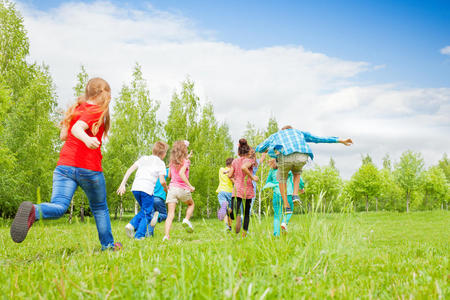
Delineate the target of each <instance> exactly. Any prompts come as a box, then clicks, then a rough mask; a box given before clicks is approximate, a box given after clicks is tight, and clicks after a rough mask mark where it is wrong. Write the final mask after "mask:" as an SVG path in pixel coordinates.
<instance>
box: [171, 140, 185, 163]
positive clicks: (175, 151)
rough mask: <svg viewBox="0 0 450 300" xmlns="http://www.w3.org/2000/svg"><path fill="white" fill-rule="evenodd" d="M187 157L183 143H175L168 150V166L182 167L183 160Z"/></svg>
mask: <svg viewBox="0 0 450 300" xmlns="http://www.w3.org/2000/svg"><path fill="white" fill-rule="evenodd" d="M187 156H188V148H187V146H186V144H185V143H184V141H176V142H175V143H173V146H172V150H170V164H171V165H173V166H178V167H179V166H181V165H183V162H184V160H185V159H186V158H187Z"/></svg>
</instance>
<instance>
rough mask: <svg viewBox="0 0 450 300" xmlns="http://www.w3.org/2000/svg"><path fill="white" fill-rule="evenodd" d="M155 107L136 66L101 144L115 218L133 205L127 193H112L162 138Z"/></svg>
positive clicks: (115, 103)
mask: <svg viewBox="0 0 450 300" xmlns="http://www.w3.org/2000/svg"><path fill="white" fill-rule="evenodd" d="M159 105H160V104H159V102H158V101H155V100H153V99H152V98H151V97H150V91H149V89H148V87H147V83H146V81H145V79H144V77H143V74H142V71H141V66H140V65H139V64H136V65H135V67H134V70H133V75H132V80H131V83H130V85H124V86H123V87H122V89H121V90H120V93H119V97H118V98H116V99H114V109H113V111H114V115H113V116H112V118H111V130H110V133H109V138H108V141H107V143H105V155H104V164H103V167H104V170H105V177H106V187H107V191H108V198H109V201H110V205H111V204H112V207H114V211H115V218H117V214H118V212H120V217H121V216H122V212H123V209H124V207H123V206H124V205H127V204H128V205H129V206H132V204H133V203H135V202H134V198H133V196H132V195H131V193H126V194H125V195H124V196H123V197H119V196H117V195H116V193H115V191H116V189H117V187H118V186H119V184H120V182H121V181H122V178H123V175H124V174H125V172H126V170H127V169H128V168H129V167H130V166H131V165H132V164H133V163H134V162H135V161H136V160H137V159H138V158H139V157H140V156H142V155H145V154H151V148H152V145H153V143H154V142H156V141H157V140H160V139H162V137H163V136H164V133H163V130H162V129H163V126H162V122H161V121H159V120H158V118H157V117H156V112H157V111H158V109H159ZM132 179H133V178H131V180H132Z"/></svg>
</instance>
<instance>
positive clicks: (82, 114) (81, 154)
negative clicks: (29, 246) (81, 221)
mask: <svg viewBox="0 0 450 300" xmlns="http://www.w3.org/2000/svg"><path fill="white" fill-rule="evenodd" d="M110 101H111V88H110V86H109V84H108V83H107V82H106V81H105V80H103V79H101V78H92V79H91V80H89V81H88V83H87V85H86V89H85V94H84V95H83V96H81V97H79V98H78V99H77V103H75V104H74V105H72V106H71V107H70V108H69V110H68V111H67V112H66V114H65V117H64V120H63V121H62V122H61V125H62V126H61V133H60V138H61V140H63V141H65V143H64V145H63V147H62V149H61V152H60V155H59V161H58V163H57V167H56V169H55V171H54V172H53V190H52V197H51V201H50V203H41V204H32V203H31V202H29V201H26V202H22V203H21V204H20V206H19V209H18V210H17V213H16V216H15V218H14V221H13V222H12V225H11V237H12V239H13V241H14V242H16V243H21V242H22V241H23V240H24V239H25V238H26V236H27V234H28V231H29V230H30V228H31V226H32V225H33V223H34V222H35V221H36V220H39V219H58V218H60V217H61V216H62V215H63V214H64V213H65V212H66V211H67V209H68V207H69V205H70V202H71V201H72V196H73V194H74V193H75V190H76V189H77V187H78V186H80V187H81V188H82V189H83V191H84V192H85V194H86V196H87V198H88V200H89V206H90V208H91V211H92V214H93V215H94V219H95V223H96V225H97V232H98V237H99V240H100V244H101V246H102V250H105V249H113V250H118V249H121V248H122V245H121V244H120V243H114V238H113V235H112V232H111V220H110V217H109V210H108V204H107V202H106V185H105V177H104V176H103V170H102V154H101V150H100V148H101V145H102V137H103V136H106V135H107V133H108V130H109V126H110V116H109V103H110Z"/></svg>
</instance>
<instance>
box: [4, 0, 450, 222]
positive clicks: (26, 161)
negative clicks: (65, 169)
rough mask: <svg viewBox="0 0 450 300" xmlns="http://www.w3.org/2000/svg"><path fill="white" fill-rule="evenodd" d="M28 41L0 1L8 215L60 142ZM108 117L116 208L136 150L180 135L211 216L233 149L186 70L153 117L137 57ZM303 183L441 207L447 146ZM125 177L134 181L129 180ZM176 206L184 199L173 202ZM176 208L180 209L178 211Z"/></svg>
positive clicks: (362, 197) (390, 205)
mask: <svg viewBox="0 0 450 300" xmlns="http://www.w3.org/2000/svg"><path fill="white" fill-rule="evenodd" d="M29 46H30V45H29V40H28V38H27V34H26V29H25V28H24V25H23V18H22V17H21V15H20V13H19V12H18V11H17V9H16V8H15V6H14V4H12V3H10V2H8V1H3V2H0V171H1V176H0V216H1V217H11V216H13V214H14V213H15V211H16V209H17V206H18V205H19V203H20V202H22V201H25V200H31V201H33V202H40V201H49V199H50V198H51V189H52V174H53V170H54V168H55V166H56V162H57V160H58V154H59V150H60V148H61V146H62V142H61V141H59V139H58V137H59V134H58V133H59V120H60V119H61V117H62V110H61V108H60V107H58V103H57V95H56V88H55V85H54V83H53V80H52V77H51V75H50V73H49V69H48V67H47V66H46V65H44V64H37V63H34V62H30V58H29ZM74 77H76V85H75V86H74V87H73V96H74V99H75V98H76V97H78V96H79V95H81V94H82V93H83V90H84V87H85V86H86V83H87V80H88V78H89V74H88V72H87V70H86V68H85V67H84V66H81V70H80V72H79V73H78V74H76V75H75V76H74ZM111 106H112V107H111V108H112V112H113V114H112V126H111V130H110V133H109V136H108V137H107V138H106V140H105V142H104V146H103V155H104V158H103V169H104V174H105V178H106V183H107V192H108V203H109V207H110V210H111V212H112V213H113V214H114V215H115V217H121V215H122V213H123V212H124V211H133V209H134V206H135V203H134V198H133V196H132V195H131V193H127V194H126V195H125V196H123V197H120V196H118V195H117V194H116V193H115V191H116V189H117V187H118V186H119V184H120V181H121V179H122V176H123V174H124V173H125V171H126V170H127V168H128V167H130V166H131V165H132V164H133V162H134V161H136V160H137V159H138V158H139V157H140V156H142V155H145V154H150V153H151V146H152V144H153V143H154V142H155V141H157V140H163V141H166V142H167V143H168V144H169V145H171V144H172V143H173V142H174V141H176V140H180V139H186V140H189V141H190V147H189V148H190V149H192V150H193V153H194V155H193V157H192V170H191V177H190V181H191V182H192V184H193V185H194V186H195V187H196V191H195V193H193V197H194V201H195V203H196V212H195V215H196V216H197V217H212V216H214V215H215V212H216V210H217V207H218V204H217V196H216V193H215V190H216V187H217V184H218V170H219V168H220V167H221V166H223V165H224V163H225V160H226V158H228V157H232V156H234V154H233V141H232V139H231V135H230V131H229V128H228V125H227V124H226V123H222V122H219V121H218V120H217V119H216V117H215V113H214V107H213V106H212V104H211V103H208V102H206V103H205V102H203V101H201V100H200V98H199V97H198V96H197V95H196V94H195V92H194V82H193V81H192V80H190V79H189V78H188V79H186V80H185V81H184V82H182V83H181V86H180V87H179V88H178V91H177V92H175V93H174V94H173V96H172V99H171V101H170V110H169V115H168V117H167V119H166V120H165V121H162V120H160V118H158V111H159V108H160V102H159V101H157V100H155V99H153V98H152V97H151V94H150V90H149V88H148V86H147V82H146V80H145V79H144V75H143V73H142V68H141V66H140V65H139V64H136V65H135V66H134V67H133V69H132V76H131V81H130V82H129V83H127V84H124V85H123V86H122V87H121V89H120V92H119V95H118V96H117V97H116V98H115V99H113V101H112V104H111ZM278 129H279V127H278V124H277V121H276V119H275V118H270V119H269V120H268V123H267V127H266V128H264V129H259V128H256V127H255V126H254V125H252V124H250V123H249V124H248V126H247V128H246V131H245V134H244V137H246V138H247V140H248V141H249V144H251V145H252V146H256V145H257V144H258V143H260V142H261V141H263V140H264V139H265V138H266V137H268V136H270V134H272V133H274V132H276V131H278ZM268 171H269V169H268V166H267V164H263V165H261V167H260V169H259V171H258V174H257V175H258V176H259V177H260V182H258V183H257V197H256V198H257V199H256V203H255V205H254V213H256V214H258V215H262V214H270V213H271V205H270V203H271V191H270V190H263V189H262V187H263V186H264V182H265V179H266V177H267V174H268ZM303 179H304V180H305V183H306V191H305V193H304V194H303V195H301V198H302V200H303V202H304V210H306V211H308V210H309V211H311V210H315V211H317V210H321V211H335V212H338V211H343V210H346V211H348V210H352V211H355V210H356V211H364V210H365V211H369V210H396V211H409V210H410V209H414V210H422V209H436V208H441V209H442V208H445V209H448V203H449V197H450V196H449V180H450V164H449V160H448V157H447V155H446V154H444V155H443V157H442V159H441V160H440V161H439V163H438V164H437V165H436V166H432V167H430V168H428V169H424V161H423V158H422V156H421V154H420V153H415V152H411V151H406V152H404V153H403V154H402V156H401V157H400V159H399V161H398V162H395V163H393V162H392V160H391V158H390V157H389V156H388V155H386V156H385V158H384V160H383V166H382V167H381V168H378V167H377V166H376V165H375V164H374V163H373V162H372V159H371V158H370V156H368V155H366V156H363V157H362V160H361V167H360V168H359V169H358V170H357V171H356V172H355V174H353V176H352V177H351V179H350V180H348V181H345V180H343V179H342V178H341V177H340V174H339V171H338V170H337V169H336V167H335V165H334V161H333V159H331V160H330V163H329V164H328V165H326V166H315V167H314V168H312V169H307V170H305V171H304V173H303ZM130 182H131V180H130ZM180 207H181V206H180ZM179 213H181V211H179ZM86 214H89V206H88V201H87V199H85V196H84V194H83V193H81V192H79V191H78V192H76V193H75V195H74V199H73V201H72V206H71V209H70V217H72V215H79V216H81V217H83V216H84V215H86Z"/></svg>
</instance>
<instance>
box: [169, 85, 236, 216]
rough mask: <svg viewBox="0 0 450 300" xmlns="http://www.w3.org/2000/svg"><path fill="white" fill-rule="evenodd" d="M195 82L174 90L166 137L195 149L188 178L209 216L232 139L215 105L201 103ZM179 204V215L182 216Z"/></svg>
mask: <svg viewBox="0 0 450 300" xmlns="http://www.w3.org/2000/svg"><path fill="white" fill-rule="evenodd" d="M194 87H195V86H194V83H193V82H192V81H190V80H189V79H187V80H186V81H185V82H183V83H182V89H181V92H180V93H174V95H173V97H172V101H171V103H170V112H169V116H168V119H167V122H166V125H165V129H166V136H167V140H168V141H169V143H170V144H173V142H174V141H176V140H188V141H189V142H190V145H189V149H190V150H192V151H193V156H192V157H191V161H192V167H191V171H190V175H189V176H190V178H189V181H190V182H191V183H192V185H194V186H195V188H196V189H195V192H194V193H193V194H192V197H193V198H194V202H195V206H196V208H195V209H196V212H197V213H200V214H201V215H206V216H207V217H209V216H210V215H211V212H212V208H211V207H212V205H211V199H213V198H214V199H215V198H216V193H215V191H216V187H217V184H218V177H217V172H218V170H219V168H220V167H221V166H223V165H224V164H225V160H226V159H227V158H228V157H230V156H232V149H233V143H232V141H231V137H230V134H229V129H228V126H227V125H226V124H222V125H219V124H218V122H217V120H216V118H215V116H214V109H213V106H212V105H211V104H209V103H207V104H205V105H204V106H202V105H201V104H200V98H199V97H198V96H197V95H196V94H195V92H194ZM181 207H182V206H181V205H180V206H179V211H178V217H179V218H180V216H181V209H182V208H181Z"/></svg>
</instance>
